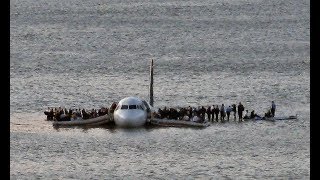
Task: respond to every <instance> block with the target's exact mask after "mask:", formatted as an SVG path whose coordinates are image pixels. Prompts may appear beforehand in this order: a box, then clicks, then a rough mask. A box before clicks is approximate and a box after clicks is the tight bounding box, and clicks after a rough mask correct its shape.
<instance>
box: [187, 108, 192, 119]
mask: <svg viewBox="0 0 320 180" xmlns="http://www.w3.org/2000/svg"><path fill="white" fill-rule="evenodd" d="M187 110H188V116H189V119H191V117H192V107H191V106H189V107H188V109H187Z"/></svg>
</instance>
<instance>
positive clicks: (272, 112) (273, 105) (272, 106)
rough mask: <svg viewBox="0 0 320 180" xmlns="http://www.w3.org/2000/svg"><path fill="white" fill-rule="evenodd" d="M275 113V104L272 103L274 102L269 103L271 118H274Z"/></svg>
mask: <svg viewBox="0 0 320 180" xmlns="http://www.w3.org/2000/svg"><path fill="white" fill-rule="evenodd" d="M275 112H276V104H275V103H274V101H272V102H271V114H272V117H274V114H275Z"/></svg>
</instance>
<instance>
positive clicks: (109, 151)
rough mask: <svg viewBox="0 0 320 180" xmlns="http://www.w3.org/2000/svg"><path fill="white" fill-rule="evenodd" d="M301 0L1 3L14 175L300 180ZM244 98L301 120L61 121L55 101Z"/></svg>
mask: <svg viewBox="0 0 320 180" xmlns="http://www.w3.org/2000/svg"><path fill="white" fill-rule="evenodd" d="M309 14H310V2H309V1H298V0H293V1H288V0H283V1H273V0H271V1H250V0H247V1H241V0H232V1H223V0H220V1H218V0H215V1H208V0H203V1H164V0H163V1H143V0H139V1H138V0H137V1H125V0H124V1H97V0H93V1H77V0H76V1H29V0H28V1H17V0H13V1H11V3H10V177H11V178H12V179H35V178H41V179H270V178H271V179H288V178H289V179H309V178H310V43H309V41H310V28H309V27H310V26H309V24H310V15H309ZM151 59H154V61H155V74H154V83H155V86H154V95H155V108H158V107H163V106H189V105H191V106H194V107H197V106H200V105H212V104H219V105H221V104H222V103H224V104H225V105H230V104H233V103H238V102H240V101H241V102H242V103H243V104H244V106H245V107H246V108H248V109H249V110H252V109H254V110H255V111H256V112H257V113H259V114H262V113H264V112H265V111H266V110H267V108H268V107H269V106H270V102H271V100H274V101H275V102H276V104H277V112H276V114H277V115H295V114H298V117H299V119H298V120H296V121H279V122H245V123H237V122H230V123H224V124H222V123H218V124H212V126H210V127H208V128H205V129H192V128H150V127H148V128H138V129H119V128H115V127H111V128H110V127H100V128H88V129H84V128H69V129H68V128H60V129H54V128H53V127H52V124H51V122H47V121H44V119H45V116H44V115H43V111H44V110H45V109H47V107H48V106H50V107H52V106H53V107H58V106H63V107H67V108H69V107H71V108H100V107H102V106H109V105H110V104H111V103H112V102H113V101H119V100H120V99H121V98H124V97H126V96H131V95H134V96H139V97H141V98H146V99H147V98H148V92H149V91H148V85H149V84H148V83H149V64H150V60H151Z"/></svg>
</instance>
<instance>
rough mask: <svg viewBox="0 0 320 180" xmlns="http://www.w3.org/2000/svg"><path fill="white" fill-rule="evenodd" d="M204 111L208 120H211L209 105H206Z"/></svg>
mask: <svg viewBox="0 0 320 180" xmlns="http://www.w3.org/2000/svg"><path fill="white" fill-rule="evenodd" d="M206 113H207V117H208V121H209V122H210V121H211V106H208V108H207V109H206Z"/></svg>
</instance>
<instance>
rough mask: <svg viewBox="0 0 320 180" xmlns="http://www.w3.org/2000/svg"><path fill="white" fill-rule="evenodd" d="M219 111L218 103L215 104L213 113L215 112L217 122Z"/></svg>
mask: <svg viewBox="0 0 320 180" xmlns="http://www.w3.org/2000/svg"><path fill="white" fill-rule="evenodd" d="M219 112H220V110H219V107H218V105H216V108H215V109H214V113H215V114H216V121H217V122H218V121H219V120H218V115H219Z"/></svg>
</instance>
